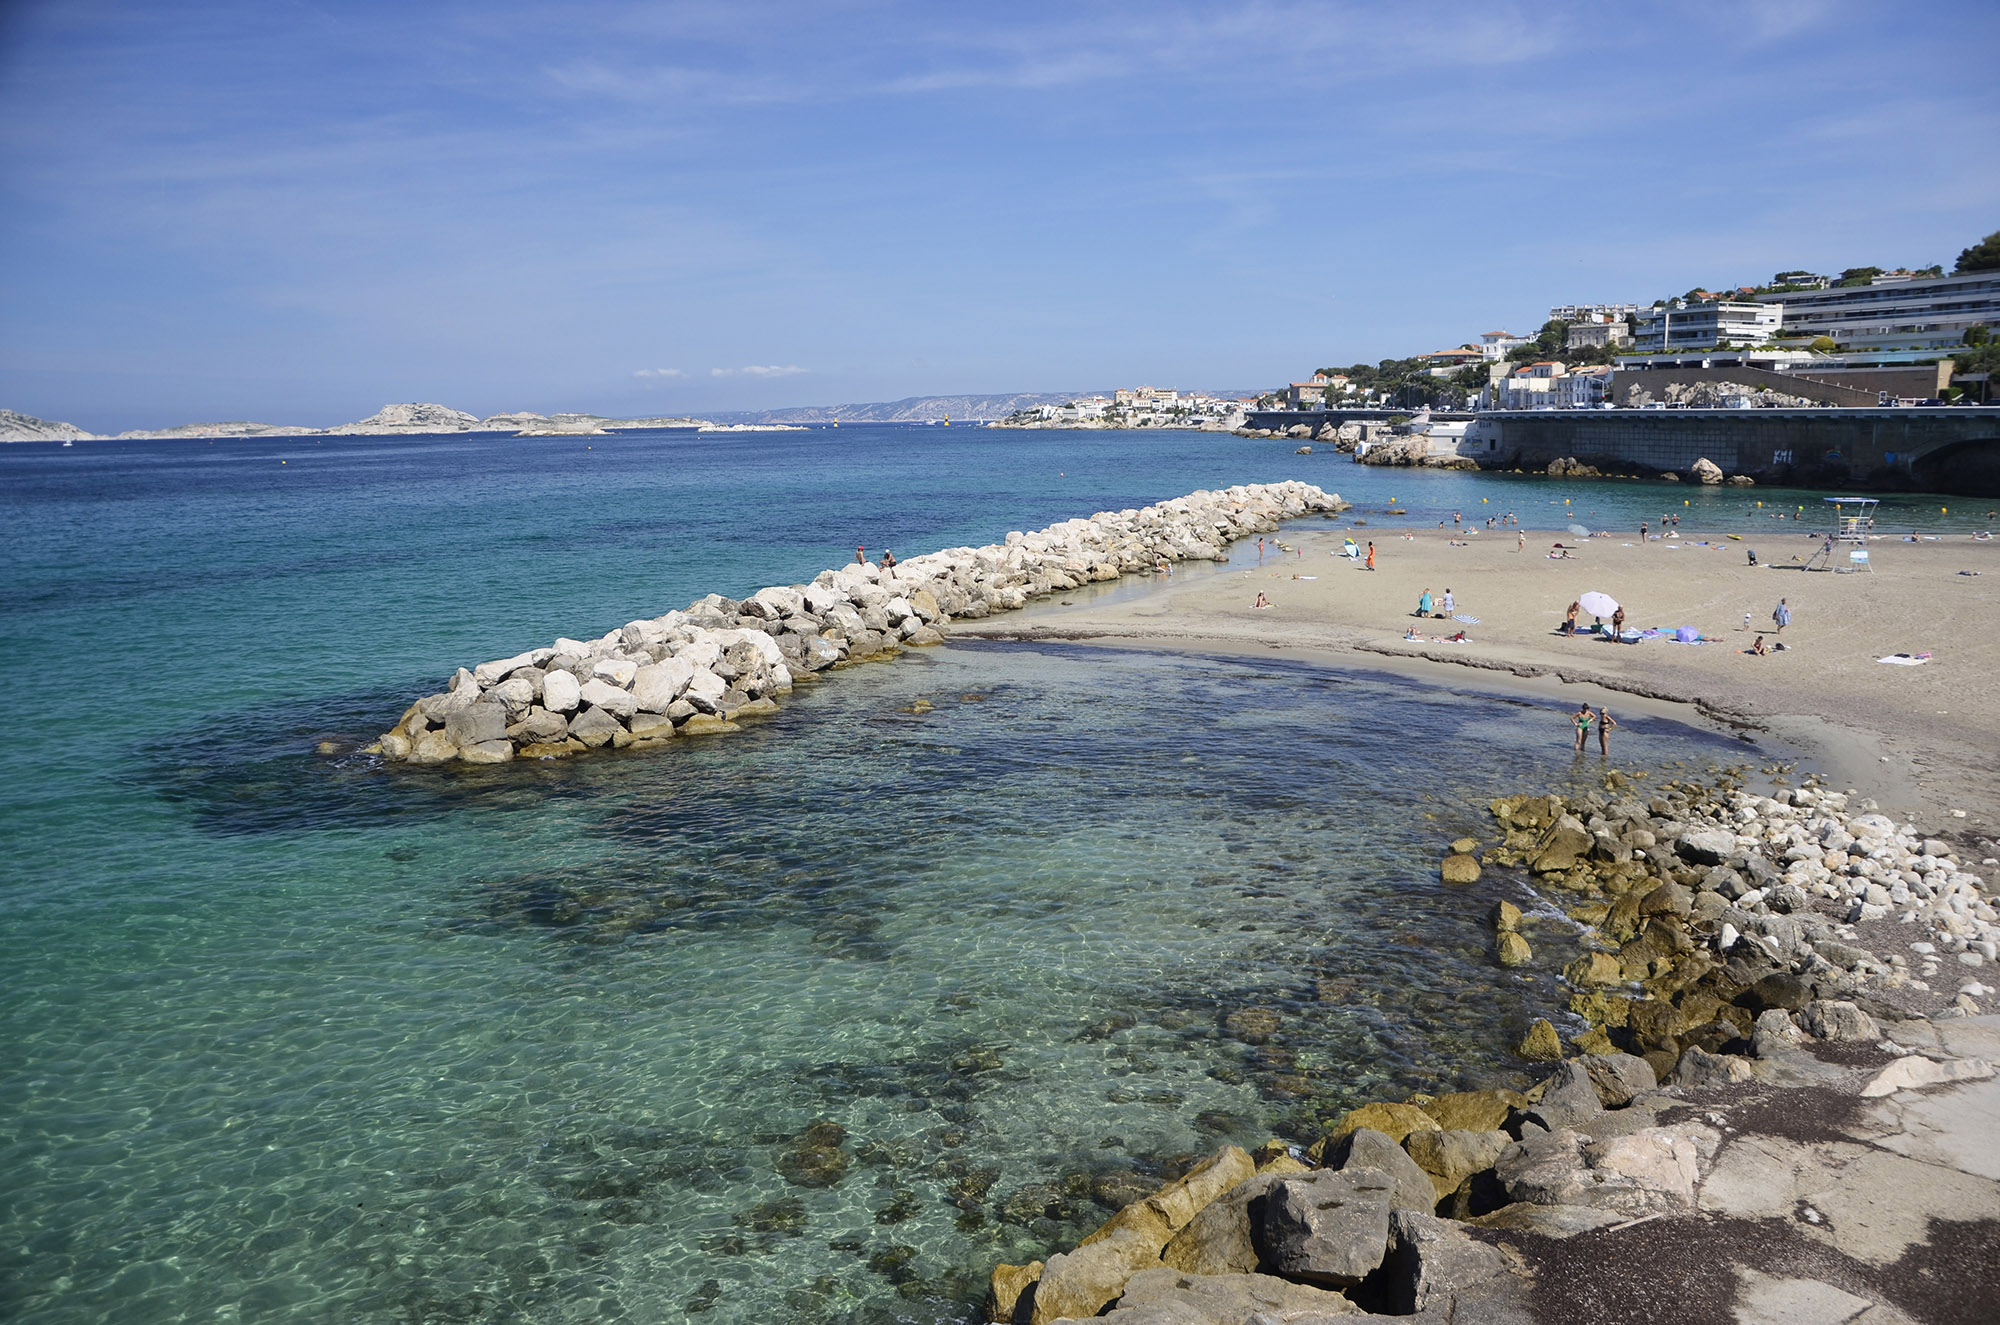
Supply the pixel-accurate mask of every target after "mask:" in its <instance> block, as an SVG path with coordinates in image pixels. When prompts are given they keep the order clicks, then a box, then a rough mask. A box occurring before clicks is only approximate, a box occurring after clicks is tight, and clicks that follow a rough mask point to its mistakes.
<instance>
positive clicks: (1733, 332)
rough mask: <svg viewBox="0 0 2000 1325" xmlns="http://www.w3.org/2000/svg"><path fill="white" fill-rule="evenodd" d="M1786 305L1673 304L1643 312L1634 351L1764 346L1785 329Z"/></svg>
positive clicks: (1717, 300)
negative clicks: (1781, 329) (1781, 328)
mask: <svg viewBox="0 0 2000 1325" xmlns="http://www.w3.org/2000/svg"><path fill="white" fill-rule="evenodd" d="M1785 309H1786V305H1785V304H1782V303H1736V302H1734V301H1731V300H1726V299H1716V300H1710V301H1707V302H1704V303H1699V304H1685V303H1682V302H1681V301H1680V300H1678V299H1676V300H1675V301H1674V302H1673V303H1670V304H1661V305H1658V306H1656V307H1653V308H1642V309H1640V310H1639V324H1638V327H1637V334H1636V335H1635V336H1634V337H1633V348H1634V349H1636V350H1638V351H1639V352H1641V353H1648V352H1674V351H1684V350H1712V349H1715V348H1716V347H1718V346H1729V345H1762V344H1764V343H1765V342H1767V341H1770V340H1772V339H1774V338H1776V336H1777V335H1778V329H1779V328H1780V327H1781V326H1783V325H1784V321H1785V316H1786V314H1785Z"/></svg>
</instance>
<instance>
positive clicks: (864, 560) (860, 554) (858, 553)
mask: <svg viewBox="0 0 2000 1325" xmlns="http://www.w3.org/2000/svg"><path fill="white" fill-rule="evenodd" d="M854 564H855V565H857V566H866V565H867V564H868V549H867V547H865V546H864V545H861V544H858V543H857V544H856V545H855V548H854Z"/></svg>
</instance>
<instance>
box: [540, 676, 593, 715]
mask: <svg viewBox="0 0 2000 1325" xmlns="http://www.w3.org/2000/svg"><path fill="white" fill-rule="evenodd" d="M582 698H583V694H582V689H581V687H579V686H578V685H577V683H576V678H575V677H574V676H571V675H570V674H569V673H568V672H550V673H549V674H548V675H547V676H544V677H543V678H542V707H543V708H545V709H547V710H548V711H549V712H551V713H574V712H576V706H577V705H578V704H579V703H580V702H582Z"/></svg>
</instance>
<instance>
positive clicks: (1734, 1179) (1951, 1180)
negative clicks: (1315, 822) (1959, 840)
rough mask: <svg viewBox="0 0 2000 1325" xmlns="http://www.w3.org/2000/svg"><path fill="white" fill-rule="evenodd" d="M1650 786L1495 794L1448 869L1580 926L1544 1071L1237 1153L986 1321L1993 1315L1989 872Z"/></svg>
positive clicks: (1784, 803)
mask: <svg viewBox="0 0 2000 1325" xmlns="http://www.w3.org/2000/svg"><path fill="white" fill-rule="evenodd" d="M1643 780H1644V779H1643V778H1639V777H1636V776H1631V775H1625V774H1620V773H1617V772H1613V773H1611V774H1608V775H1607V776H1606V778H1605V782H1604V790H1603V791H1602V792H1601V793H1600V792H1591V793H1588V794H1585V795H1582V796H1578V797H1575V798H1571V799H1565V798H1563V797H1558V796H1546V795H1528V796H1512V797H1504V798H1500V799H1496V800H1494V801H1493V802H1492V803H1491V805H1490V807H1489V809H1490V811H1491V814H1492V816H1493V819H1494V822H1495V825H1496V830H1497V832H1496V835H1497V839H1498V840H1497V841H1496V842H1495V843H1493V844H1492V845H1490V846H1489V847H1487V849H1486V850H1484V852H1481V851H1480V844H1479V843H1478V842H1477V841H1475V840H1472V839H1461V840H1459V841H1457V842H1454V843H1453V844H1452V846H1451V852H1450V854H1449V855H1448V856H1446V857H1445V859H1444V861H1443V863H1442V865H1441V867H1440V868H1441V873H1442V877H1443V878H1444V879H1445V881H1446V882H1448V883H1454V884H1470V883H1473V882H1476V881H1477V880H1478V879H1479V878H1480V876H1481V875H1482V873H1483V872H1484V871H1487V870H1494V869H1504V870H1511V871H1518V872H1519V874H1518V876H1517V877H1518V880H1519V883H1520V885H1521V889H1522V894H1523V900H1524V901H1528V900H1540V901H1543V902H1552V903H1555V904H1556V905H1558V906H1560V907H1561V909H1562V910H1563V912H1565V913H1566V915H1567V917H1568V919H1569V921H1571V922H1573V923H1574V924H1576V925H1580V926H1582V927H1583V930H1584V933H1585V935H1586V951H1585V952H1584V954H1583V955H1582V956H1581V957H1579V958H1577V959H1576V960H1575V961H1573V962H1571V963H1570V964H1569V965H1568V966H1567V967H1566V968H1565V969H1564V980H1565V982H1566V983H1567V985H1568V987H1569V989H1570V995H1569V1000H1570V1011H1571V1013H1572V1014H1574V1017H1575V1019H1576V1020H1575V1023H1574V1025H1581V1026H1583V1027H1584V1029H1583V1030H1581V1031H1580V1032H1578V1033H1575V1034H1573V1035H1572V1036H1571V1037H1570V1043H1569V1044H1568V1046H1565V1045H1564V1043H1563V1036H1562V1035H1561V1034H1560V1033H1559V1032H1558V1030H1557V1028H1556V1026H1555V1025H1554V1024H1553V1023H1552V1022H1550V1021H1548V1020H1542V1021H1537V1022H1536V1023H1535V1024H1534V1026H1533V1028H1532V1029H1531V1030H1530V1031H1529V1033H1528V1034H1527V1036H1526V1037H1524V1038H1523V1039H1522V1041H1521V1042H1520V1043H1519V1044H1518V1045H1517V1046H1516V1053H1517V1054H1518V1055H1519V1056H1520V1057H1521V1058H1522V1059H1523V1061H1524V1062H1526V1063H1536V1062H1544V1063H1555V1064H1556V1067H1555V1069H1554V1071H1553V1072H1552V1073H1551V1074H1550V1075H1547V1076H1546V1077H1544V1078H1543V1079H1541V1080H1540V1081H1538V1082H1536V1083H1534V1084H1533V1085H1532V1086H1529V1087H1528V1088H1527V1089H1524V1090H1520V1091H1514V1090H1505V1089H1494V1090H1480V1091H1467V1092H1459V1093H1455V1094H1448V1095H1441V1096H1428V1095H1416V1096H1412V1097H1410V1098H1408V1099H1404V1100H1394V1101H1390V1100H1383V1101H1374V1102H1370V1103H1367V1104H1363V1105H1361V1106H1359V1107H1357V1108H1354V1109H1352V1110H1350V1111H1349V1112H1347V1113H1346V1114H1345V1115H1344V1116H1343V1117H1341V1118H1340V1119H1339V1120H1338V1121H1337V1123H1336V1124H1335V1125H1334V1127H1333V1128H1332V1130H1331V1131H1329V1132H1328V1133H1326V1134H1325V1135H1323V1136H1320V1137H1318V1138H1304V1137H1300V1138H1289V1139H1287V1138H1279V1139H1273V1140H1272V1141H1270V1142H1267V1143H1266V1144H1265V1145H1263V1146H1260V1147H1259V1148H1258V1149H1257V1150H1256V1151H1255V1152H1246V1151H1244V1150H1242V1149H1240V1148H1238V1147H1234V1146H1228V1147H1224V1148H1223V1149H1222V1150H1220V1151H1218V1152H1216V1153H1215V1154H1214V1155H1212V1156H1210V1157H1208V1158H1207V1159H1205V1160H1203V1161H1202V1162H1201V1163H1199V1164H1198V1165H1196V1166H1195V1167H1194V1168H1192V1169H1191V1170H1190V1171H1188V1172H1187V1173H1186V1174H1185V1175H1183V1176H1181V1177H1180V1178H1179V1179H1178V1180H1176V1181H1174V1182H1171V1183H1169V1184H1167V1185H1166V1186H1164V1187H1162V1188H1160V1189H1159V1190H1157V1191H1155V1192H1153V1193H1151V1194H1150V1195H1147V1196H1145V1197H1143V1198H1142V1199H1140V1200H1137V1201H1133V1202H1131V1203H1130V1204H1128V1205H1126V1206H1125V1207H1124V1208H1123V1209H1121V1210H1120V1211H1119V1212H1118V1213H1117V1214H1116V1215H1115V1216H1113V1217H1112V1218H1111V1219H1110V1220H1109V1221H1108V1222H1107V1223H1105V1224H1104V1225H1103V1226H1102V1227H1100V1228H1099V1229H1098V1230H1097V1231H1096V1232H1094V1233H1092V1234H1091V1235H1090V1236H1088V1237H1086V1238H1085V1239H1083V1241H1082V1242H1081V1243H1079V1244H1078V1245H1077V1246H1076V1247H1074V1248H1072V1249H1070V1250H1068V1251H1066V1252H1061V1253H1057V1254H1054V1255H1051V1256H1050V1257H1049V1258H1048V1259H1047V1261H1046V1262H1039V1261H1038V1262H1032V1263H1030V1264H1028V1265H1025V1266H1016V1265H1002V1266H999V1267H998V1268H997V1269H995V1271H994V1272H993V1275H992V1281H991V1289H990V1296H989V1301H988V1312H987V1315H988V1317H989V1319H991V1320H993V1321H1012V1322H1031V1323H1032V1325H1052V1323H1053V1322H1056V1321H1062V1320H1080V1319H1085V1318H1089V1317H1095V1316H1098V1315H1100V1314H1107V1313H1108V1315H1109V1318H1110V1319H1112V1320H1116V1321H1120V1322H1129V1323H1130V1325H1208V1323H1213V1325H1224V1323H1227V1325H1253V1322H1255V1323H1261V1322H1266V1321H1286V1322H1300V1323H1303V1322H1312V1321H1322V1320H1330V1319H1333V1318H1348V1317H1358V1316H1365V1315H1369V1314H1383V1315H1398V1316H1404V1317H1412V1316H1413V1317H1415V1318H1417V1319H1422V1320H1431V1321H1438V1322H1445V1321H1467V1320H1478V1321H1482V1322H1516V1321H1518V1322H1523V1323H1525V1322H1529V1321H1552V1320H1575V1321H1582V1320H1589V1321H1608V1320H1627V1319H1631V1320H1646V1319H1678V1320H1702V1321H1707V1320H1717V1321H1725V1320H1752V1319H1785V1320H1801V1321H1804V1320H1825V1321H1852V1322H1857V1323H1859V1322H1867V1323H1868V1325H1890V1323H1891V1322H1902V1321H1912V1320H1916V1321H1956V1320H1968V1321H1969V1320H1973V1319H1977V1318H1979V1317H1978V1315H1977V1313H1978V1311H1979V1310H1980V1309H1981V1308H1980V1306H1979V1305H1978V1304H1979V1303H1982V1302H1987V1303H1990V1301H1991V1300H1992V1299H1991V1296H1990V1294H1991V1292H1992V1290H1993V1287H1994V1285H1993V1283H1992V1280H1993V1276H1994V1273H1995V1261H1994V1259H1993V1257H1992V1255H1991V1252H1992V1250H1993V1249H1994V1248H1995V1247H2000V1165H1996V1164H1995V1163H1994V1161H1993V1158H1992V1146H1991V1141H1990V1136H1991V1128H1992V1124H1993V1122H1994V1121H1995V1117H1996V1114H2000V1092H1996V1090H1995V1087H2000V1082H1996V1081H1993V1077H1994V1067H1993V1066H1992V1063H1993V1061H1995V1060H2000V1018H1995V1017H1990V1016H1985V1015H1982V1007H1981V1000H1983V999H1987V998H1990V996H1991V995H1992V994H1994V993H1995V992H1996V991H1995V989H1994V988H1993V986H1991V985H1989V984H1987V983H1985V978H1986V977H1987V976H1988V975H1989V974H1990V971H1991V967H1992V965H1993V963H1994V958H1995V943H1996V940H2000V924H1996V915H1995V912H1994V910H1993V907H1992V905H1991V902H1990V900H1989V895H1988V893H1987V892H1986V883H1985V879H1984V878H1983V877H1982V876H1981V875H1980V874H1977V873H1974V872H1973V871H1972V869H1970V868H1968V866H1967V864H1966V863H1965V862H1964V861H1962V860H1961V858H1960V856H1959V854H1958V851H1957V850H1956V849H1955V848H1954V846H1953V845H1952V844H1950V843H1948V842H1946V841H1944V840H1942V839H1940V838H1936V837H1929V836H1925V835H1923V834H1920V833H1918V832H1917V831H1916V830H1915V829H1914V828H1913V827H1912V826H1911V825H1908V824H1904V825H1898V824H1896V823H1894V822H1893V821H1891V820H1890V819H1888V818H1887V817H1886V816H1884V815H1881V814H1880V813H1877V812H1876V811H1875V807H1874V805H1873V804H1872V803H1871V802H1866V801H1856V802H1851V801H1850V797H1849V796H1848V795H1846V794H1843V793H1839V792H1835V791H1832V790H1829V789H1827V788H1824V787H1820V786H1817V785H1814V779H1808V780H1807V783H1806V785H1804V786H1801V787H1796V788H1782V787H1780V788H1777V789H1776V790H1775V791H1774V793H1773V794H1771V795H1761V794H1757V793H1755V792H1751V791H1747V790H1744V789H1743V784H1742V781H1741V771H1740V770H1735V771H1730V772H1725V773H1721V774H1718V775H1717V776H1716V777H1715V778H1714V779H1713V780H1709V781H1704V782H1701V783H1694V782H1668V783H1666V784H1665V785H1663V786H1661V787H1659V788H1658V789H1657V790H1655V791H1654V792H1652V793H1651V794H1650V795H1647V794H1644V793H1642V792H1641V791H1640V790H1639V784H1640V783H1641V782H1642V781H1643ZM1985 845H1986V846H1987V847H1988V849H1990V844H1985ZM1996 864H2000V861H1996V859H1994V858H1993V857H1991V856H1986V857H1982V858H1980V860H1979V866H1980V867H1981V868H1985V869H1988V870H1991V869H1992V868H1993V867H1994V866H1995V865H1996ZM1543 910H1546V908H1537V909H1535V910H1531V911H1529V912H1528V913H1527V914H1524V912H1523V909H1522V907H1520V906H1517V905H1515V904H1514V903H1512V902H1508V901H1501V902H1499V903H1498V904H1497V905H1496V907H1495V909H1494V914H1493V917H1492V919H1493V926H1494V959H1495V961H1496V962H1498V963H1499V964H1501V965H1504V966H1522V965H1528V964H1531V963H1533V962H1534V961H1535V960H1536V959H1535V957H1534V953H1533V948H1532V945H1531V943H1530V941H1529V940H1530V937H1531V936H1532V935H1533V934H1534V932H1535V931H1536V929H1537V928H1538V927H1539V926H1540V925H1545V924H1553V923H1560V922H1557V921H1556V920H1555V919H1554V917H1553V916H1552V915H1544V916H1541V918H1539V919H1538V918H1537V915H1538V913H1539V912H1540V911H1543ZM1566 1020H1567V1019H1566ZM1973 1083H1979V1084H1977V1085H1974V1084H1973ZM1975 1092H1983V1093H1975ZM1308 1141H1310V1144H1306V1143H1307V1142H1308ZM1642 1225H1648V1226H1650V1227H1647V1228H1646V1229H1645V1230H1644V1231H1643V1232H1640V1231H1636V1230H1638V1229H1639V1227H1640V1226H1642ZM1941 1273H1949V1274H1953V1275H1957V1276H1966V1275H1969V1276H1970V1278H1969V1279H1966V1280H1964V1281H1953V1280H1945V1279H1941V1278H1939V1275H1940V1274H1941ZM1666 1282H1674V1283H1681V1284H1684V1285H1686V1291H1685V1294H1684V1295H1682V1296H1680V1297H1678V1298H1673V1297H1670V1296H1668V1295H1665V1294H1663V1293H1662V1292H1661V1291H1659V1290H1660V1286H1661V1285H1662V1284H1663V1283H1666Z"/></svg>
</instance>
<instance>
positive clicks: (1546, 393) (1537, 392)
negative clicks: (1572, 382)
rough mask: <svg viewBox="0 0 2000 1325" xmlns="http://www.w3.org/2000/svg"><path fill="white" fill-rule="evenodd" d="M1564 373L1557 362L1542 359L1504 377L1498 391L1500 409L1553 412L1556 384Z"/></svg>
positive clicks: (1563, 369) (1561, 366) (1562, 367)
mask: <svg viewBox="0 0 2000 1325" xmlns="http://www.w3.org/2000/svg"><path fill="white" fill-rule="evenodd" d="M1565 373H1566V370H1565V368H1564V366H1563V365H1562V364H1560V363H1556V362H1554V361H1553V360H1544V361H1543V362H1541V363H1531V364H1524V365H1523V366H1521V367H1519V368H1516V369H1515V370H1514V371H1513V372H1511V373H1509V374H1507V376H1506V378H1505V379H1503V380H1502V381H1501V382H1500V390H1499V392H1498V397H1499V403H1500V408H1501V409H1554V408H1555V407H1556V393H1557V384H1558V383H1560V382H1561V381H1562V379H1563V377H1564V376H1565Z"/></svg>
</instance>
